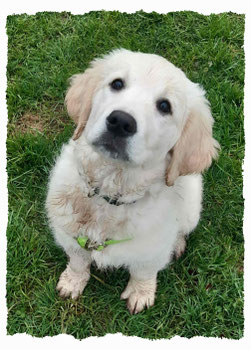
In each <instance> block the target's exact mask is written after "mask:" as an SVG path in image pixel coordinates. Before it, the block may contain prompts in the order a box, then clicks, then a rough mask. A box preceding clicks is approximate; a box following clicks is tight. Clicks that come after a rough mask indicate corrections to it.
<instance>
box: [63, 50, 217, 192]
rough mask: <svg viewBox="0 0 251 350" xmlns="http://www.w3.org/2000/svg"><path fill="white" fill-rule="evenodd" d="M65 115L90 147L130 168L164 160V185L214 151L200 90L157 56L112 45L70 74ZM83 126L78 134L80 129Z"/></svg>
mask: <svg viewBox="0 0 251 350" xmlns="http://www.w3.org/2000/svg"><path fill="white" fill-rule="evenodd" d="M66 105H67V110H68V113H69V115H70V116H71V117H72V118H73V120H74V121H75V122H76V124H77V128H76V130H75V133H74V136H73V138H74V139H75V140H76V139H78V138H79V137H80V136H81V135H82V134H83V136H81V137H85V138H86V140H87V142H88V143H89V144H90V145H92V146H93V147H94V148H95V149H96V151H97V152H99V153H100V152H101V153H102V154H103V155H104V156H105V157H110V158H113V159H118V160H119V161H122V162H127V164H131V165H144V164H154V163H156V162H160V161H166V159H167V154H169V155H170V156H171V158H170V157H169V163H168V165H167V173H166V182H167V185H172V184H173V183H174V181H175V179H176V178H177V177H178V176H179V175H186V174H191V173H198V172H202V171H203V170H204V169H206V168H208V167H209V166H210V164H211V161H212V159H213V158H215V157H216V156H217V148H218V147H219V145H218V143H217V141H216V140H214V139H213V137H212V125H213V118H212V116H211V113H210V108H209V104H208V102H207V100H206V99H205V97H204V91H203V90H202V88H201V87H199V86H198V85H197V84H194V83H192V82H191V81H190V80H189V79H188V78H187V77H186V76H185V74H184V73H183V72H182V71H181V70H180V69H178V68H177V67H175V66H174V65H173V64H172V63H170V62H168V61H167V60H166V59H164V58H163V57H160V56H157V55H152V54H144V53H137V52H131V51H128V50H124V49H119V50H115V51H113V52H112V53H110V54H109V55H107V56H104V57H103V58H101V59H98V60H94V61H93V62H92V64H91V67H90V68H88V69H87V70H86V71H85V72H84V73H83V74H78V75H75V76H73V77H72V80H71V86H70V88H69V90H68V92H67V95H66ZM83 131H84V132H83Z"/></svg>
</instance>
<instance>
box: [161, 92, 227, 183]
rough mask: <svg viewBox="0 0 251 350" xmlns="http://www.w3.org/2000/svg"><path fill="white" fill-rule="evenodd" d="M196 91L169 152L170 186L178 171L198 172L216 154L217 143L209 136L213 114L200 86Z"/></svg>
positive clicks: (208, 163)
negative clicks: (182, 126)
mask: <svg viewBox="0 0 251 350" xmlns="http://www.w3.org/2000/svg"><path fill="white" fill-rule="evenodd" d="M197 91H198V90H197ZM199 91H200V96H197V98H196V99H195V100H194V103H193V105H192V107H191V108H190V112H189V115H188V118H187V121H186V123H185V126H184V128H183V131H182V133H181V136H180V138H179V140H178V141H177V143H176V144H175V145H174V147H173V149H172V150H171V152H170V154H171V161H170V164H169V165H168V168H167V172H166V184H167V186H172V185H173V184H174V182H175V180H176V178H177V177H178V176H180V175H187V174H193V173H201V172H202V171H203V170H205V169H207V168H209V166H210V165H211V162H212V159H215V158H216V157H217V155H218V152H217V150H218V149H220V146H219V144H218V142H217V141H216V140H215V139H214V138H213V136H212V126H213V122H214V121H213V117H212V116H211V112H210V108H209V104H208V101H207V100H206V98H205V97H204V92H203V90H200V89H199Z"/></svg>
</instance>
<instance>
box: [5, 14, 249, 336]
mask: <svg viewBox="0 0 251 350" xmlns="http://www.w3.org/2000/svg"><path fill="white" fill-rule="evenodd" d="M7 33H8V38H9V43H8V88H7V95H8V112H9V125H8V139H7V150H8V169H7V170H8V176H9V178H8V190H9V223H8V230H7V235H8V262H7V264H8V265H7V305H8V325H7V332H8V334H15V333H23V332H26V333H28V334H31V335H33V336H37V337H43V336H48V335H50V336H52V335H56V334H60V333H67V334H72V335H73V336H74V337H76V338H78V339H81V338H85V337H89V336H102V335H105V334H107V333H116V332H121V333H123V334H125V335H136V336H139V337H146V338H151V339H159V338H170V337H172V336H175V335H180V336H183V337H188V338H190V337H193V336H198V335H200V336H206V337H226V338H233V339H239V338H241V337H243V328H244V326H243V323H244V320H243V250H244V248H243V234H242V220H243V197H242V161H243V158H244V131H243V86H244V51H243V35H244V16H243V15H237V14H233V13H223V14H220V15H214V14H212V15H210V16H204V15H200V14H197V13H193V12H177V13H169V14H166V15H160V14H157V13H149V14H148V13H144V12H137V13H134V14H126V13H119V12H91V13H88V14H85V15H81V16H80V15H78V16H73V15H71V14H69V13H38V14H36V15H34V16H31V15H25V14H23V15H13V16H9V17H8V19H7ZM117 47H124V48H128V49H132V50H139V51H144V52H150V53H156V54H160V55H162V56H164V57H166V58H168V59H169V60H170V61H172V62H173V63H174V64H176V65H177V66H179V67H180V68H182V69H183V70H184V71H185V72H186V74H187V75H188V77H189V78H190V79H191V80H193V81H194V82H198V83H201V84H202V85H203V86H204V88H205V89H206V91H207V97H208V99H209V100H210V102H211V106H212V111H213V115H214V118H215V127H214V135H215V137H216V138H217V140H218V141H219V142H220V144H221V147H222V150H221V153H220V157H219V160H218V162H217V163H214V164H213V166H212V167H211V168H210V169H209V171H208V172H207V173H206V174H205V175H204V183H205V193H204V210H203V213H202V218H201V221H200V224H199V226H198V227H197V229H196V230H195V231H194V233H193V234H192V235H191V236H190V238H189V240H188V247H187V250H186V252H185V254H184V255H183V256H182V257H181V259H180V260H178V261H174V262H173V263H172V264H171V265H170V267H169V268H168V269H166V270H164V271H161V272H160V273H159V275H158V291H157V298H156V303H155V306H154V307H152V308H150V309H149V310H145V311H144V312H142V313H140V314H138V315H134V316H132V315H130V314H129V312H128V311H127V309H126V306H125V302H124V301H120V299H119V297H120V294H121V292H122V291H123V289H124V287H125V286H126V283H127V280H128V277H129V275H128V272H127V271H125V270H123V269H119V270H114V271H99V270H96V269H95V268H92V275H93V276H92V278H91V280H90V281H89V284H88V286H87V287H86V289H85V291H84V293H83V295H82V296H81V298H80V299H79V300H77V301H72V300H61V299H60V298H59V297H58V295H57V293H56V291H55V287H56V283H57V280H58V278H59V275H60V273H61V272H62V271H63V269H64V268H65V265H66V257H65V255H64V253H63V252H62V251H61V250H60V249H59V248H58V247H57V246H56V245H55V244H54V242H53V238H52V235H51V233H50V230H49V228H48V224H47V220H46V216H45V210H44V201H45V196H46V186H47V181H48V175H49V171H50V169H51V167H52V166H53V162H54V159H55V156H56V155H57V154H58V152H59V150H60V147H61V146H62V143H63V142H65V141H67V140H68V139H69V138H70V137H71V135H72V133H73V130H74V125H73V123H72V122H71V121H70V119H69V118H68V117H67V114H66V111H65V109H64V94H65V90H66V88H67V79H68V78H69V77H70V76H71V75H72V74H74V73H77V72H81V71H83V70H84V69H85V68H86V67H87V65H88V62H89V61H90V60H92V59H93V58H94V57H97V56H99V55H101V54H104V53H107V52H108V51H110V50H111V49H113V48H117Z"/></svg>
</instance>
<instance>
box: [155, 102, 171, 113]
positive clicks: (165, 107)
mask: <svg viewBox="0 0 251 350" xmlns="http://www.w3.org/2000/svg"><path fill="white" fill-rule="evenodd" d="M156 106H157V109H158V111H160V112H161V113H163V114H172V109H171V105H170V102H169V101H168V100H159V101H157V104H156Z"/></svg>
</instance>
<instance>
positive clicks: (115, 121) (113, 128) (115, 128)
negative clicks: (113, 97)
mask: <svg viewBox="0 0 251 350" xmlns="http://www.w3.org/2000/svg"><path fill="white" fill-rule="evenodd" d="M106 126H107V129H108V131H110V132H112V133H113V134H114V135H115V136H121V137H128V136H132V135H134V134H135V133H136V131H137V124H136V120H135V119H134V118H133V117H132V116H131V115H130V114H128V113H126V112H123V111H113V112H112V113H111V114H110V115H109V116H108V117H107V118H106Z"/></svg>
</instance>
